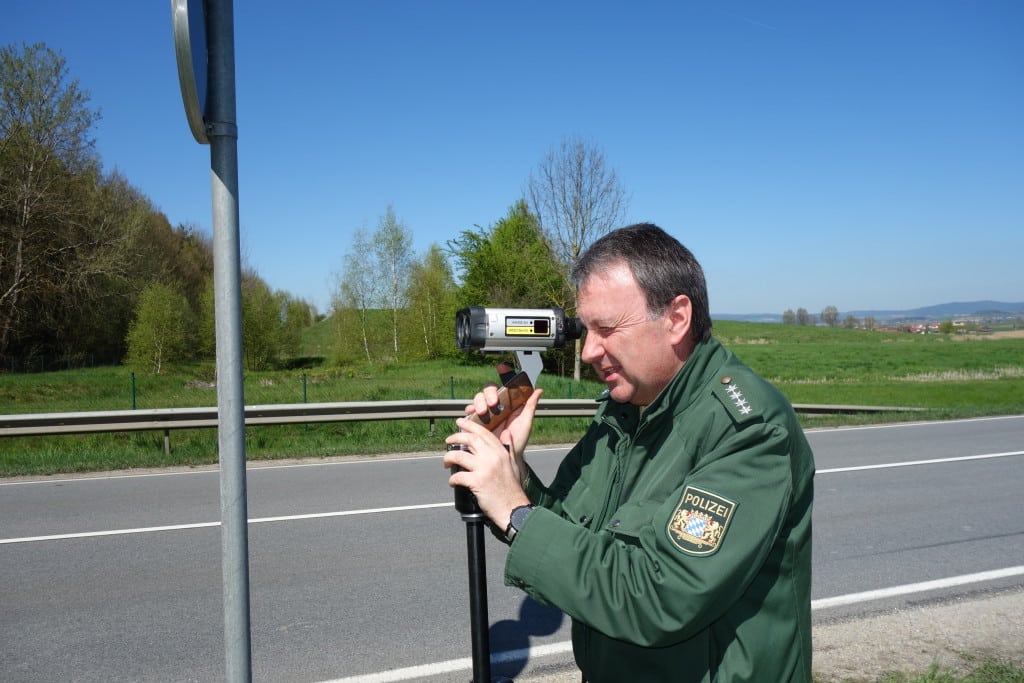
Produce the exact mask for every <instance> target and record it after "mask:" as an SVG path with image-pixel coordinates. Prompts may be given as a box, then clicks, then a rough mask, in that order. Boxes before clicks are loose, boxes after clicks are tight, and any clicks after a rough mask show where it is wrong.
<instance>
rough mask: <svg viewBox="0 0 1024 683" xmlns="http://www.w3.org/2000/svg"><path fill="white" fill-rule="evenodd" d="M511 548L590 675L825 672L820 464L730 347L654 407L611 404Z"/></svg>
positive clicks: (730, 677) (782, 402) (535, 492)
mask: <svg viewBox="0 0 1024 683" xmlns="http://www.w3.org/2000/svg"><path fill="white" fill-rule="evenodd" d="M604 400H605V402H604V404H603V405H602V406H601V408H600V409H599V410H598V413H597V415H596V417H595V418H594V423H593V424H592V425H591V427H590V429H589V430H588V431H587V433H586V434H585V435H584V437H583V439H582V440H581V441H580V442H579V443H578V444H577V445H576V446H575V447H574V448H573V449H572V451H570V452H569V454H568V455H567V456H566V458H565V460H564V461H563V462H562V464H561V466H560V468H559V470H558V473H557V474H556V476H555V478H554V480H553V481H552V483H551V485H550V486H547V487H545V486H543V485H542V484H541V483H540V482H539V481H538V480H537V477H536V475H535V474H534V473H533V472H532V471H531V472H530V473H529V479H528V481H527V486H526V489H527V494H528V495H529V496H530V499H531V500H532V501H533V502H534V503H536V504H537V505H539V506H540V507H538V509H537V510H535V511H534V512H533V513H532V514H531V515H530V516H529V517H528V518H527V520H526V522H525V523H524V525H523V528H522V529H521V530H520V531H519V533H518V534H517V535H516V538H515V542H514V543H512V546H511V547H510V549H509V553H508V558H507V560H506V564H505V582H506V584H509V585H515V586H518V587H520V588H522V589H523V590H524V591H526V592H527V593H528V594H529V595H530V596H531V597H533V598H534V599H536V600H538V601H539V602H542V603H544V604H549V605H553V606H555V607H558V608H560V609H562V610H563V611H564V612H565V613H566V614H568V615H569V616H570V617H572V619H573V629H572V640H573V650H574V652H575V657H576V663H577V664H578V666H579V667H580V669H581V670H582V671H583V675H584V677H585V678H586V680H587V681H590V683H605V682H609V683H611V682H616V683H634V682H638V683H642V682H655V681H672V682H673V683H688V682H690V681H695V682H696V681H701V682H705V683H710V682H712V681H716V682H726V681H727V682H729V683H733V682H736V681H764V682H767V683H783V682H785V681H797V682H800V683H804V682H809V681H811V599H810V598H811V596H810V593H811V504H812V498H813V478H814V459H813V455H812V453H811V449H810V446H808V444H807V440H806V439H805V438H804V434H803V431H802V429H801V428H800V425H799V423H798V422H797V419H796V416H795V414H794V412H793V409H792V406H791V405H790V404H789V402H788V401H787V400H786V399H785V397H783V396H782V394H781V393H779V392H778V390H777V389H775V388H774V387H773V386H772V385H771V384H769V383H768V382H766V381H764V380H763V379H761V378H760V377H758V376H757V375H756V374H755V373H754V372H753V371H752V370H751V369H750V368H748V367H746V366H745V365H743V364H742V363H740V362H739V360H737V359H736V357H735V356H733V354H732V353H731V352H730V351H728V350H726V349H725V347H723V346H722V345H721V344H720V343H719V342H718V341H716V340H714V339H712V340H710V341H708V342H704V343H701V344H699V345H698V346H697V348H696V349H695V351H694V353H693V354H692V355H691V356H690V358H689V359H688V360H687V361H686V364H685V365H684V367H683V368H682V369H681V370H680V371H679V374H678V375H677V376H676V377H675V378H674V379H673V380H672V382H671V383H670V384H669V385H668V387H666V389H665V390H664V391H663V392H662V393H661V395H660V396H659V397H658V398H657V399H656V400H655V401H654V402H653V403H652V404H651V405H650V406H647V408H646V409H644V410H643V412H642V413H641V411H639V410H638V409H637V408H636V407H635V406H632V405H628V404H620V403H616V402H614V401H610V400H607V399H606V398H605V399H604Z"/></svg>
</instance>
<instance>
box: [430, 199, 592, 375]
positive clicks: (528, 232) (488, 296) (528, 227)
mask: <svg viewBox="0 0 1024 683" xmlns="http://www.w3.org/2000/svg"><path fill="white" fill-rule="evenodd" d="M448 249H449V252H450V253H451V254H452V256H453V257H454V258H455V261H456V263H457V264H458V268H459V271H460V273H461V280H462V286H461V287H460V288H459V292H458V298H457V301H458V304H459V307H460V308H461V307H463V306H474V305H475V306H497V307H502V308H547V307H550V306H559V307H562V308H564V307H565V305H566V304H565V302H567V301H569V300H570V298H571V294H570V292H569V291H568V285H567V284H566V281H565V278H564V277H563V274H562V269H561V265H560V263H559V262H558V260H557V258H556V257H555V255H554V253H553V252H552V250H551V247H550V245H549V244H548V242H547V240H546V238H545V236H544V233H543V232H542V231H541V229H540V225H539V224H538V222H537V219H536V217H535V216H534V215H533V214H532V213H530V210H529V208H528V207H527V205H526V202H525V201H523V200H520V201H518V202H516V203H515V204H514V205H513V206H512V207H511V208H510V209H509V212H508V215H507V216H506V217H505V218H503V219H501V220H500V221H498V222H497V223H496V224H495V225H494V226H492V227H491V228H486V229H485V228H478V229H476V230H464V231H463V232H462V233H461V235H460V236H459V238H458V239H456V240H452V241H449V243H448ZM571 355H572V353H571V351H570V352H569V357H571ZM545 362H546V363H548V364H549V365H557V367H558V369H559V371H560V372H561V371H563V369H564V366H565V362H566V354H565V352H564V351H563V352H555V351H551V352H548V353H546V354H545Z"/></svg>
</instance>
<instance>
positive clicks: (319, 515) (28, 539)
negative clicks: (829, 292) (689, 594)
mask: <svg viewBox="0 0 1024 683" xmlns="http://www.w3.org/2000/svg"><path fill="white" fill-rule="evenodd" d="M1016 455H1024V451H1008V452H1005V453H984V454H981V455H963V456H958V457H954V458H936V459H934V460H912V461H908V462H893V463H883V464H879V465H859V466H856V467H834V468H832V469H825V470H818V472H817V474H818V475H819V476H820V475H823V474H837V473H841V472H857V471H860V470H877V469H886V468H893V467H910V466H912V465H914V466H916V465H935V464H941V463H949V462H964V461H969V460H985V459H989V458H1006V457H1010V456H1016ZM452 506H454V503H427V504H424V505H403V506H400V507H387V508H369V509H365V510H341V511H337V512H314V513H310V514H303V515H282V516H279V517H260V518H254V519H250V520H249V523H250V524H263V523H267V522H292V521H297V520H303V519H324V518H328V517H349V516H352V515H372V514H376V513H379V512H404V511H407V510H427V509H430V508H441V507H452ZM216 526H220V522H197V523H194V524H173V525H167V526H152V527H141V528H137V529H111V530H107V531H84V532H79V533H69V534H52V535H48V536H25V537H21V538H0V545H9V544H13V543H32V542H36V541H61V540H67V539H74V538H95V537H99V536H119V535H127V534H145V533H150V532H158V531H183V530H188V529H203V528H207V527H216Z"/></svg>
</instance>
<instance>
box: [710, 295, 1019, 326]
mask: <svg viewBox="0 0 1024 683" xmlns="http://www.w3.org/2000/svg"><path fill="white" fill-rule="evenodd" d="M808 313H810V314H811V315H813V316H815V317H817V316H820V315H821V311H808ZM848 315H852V316H853V317H855V318H861V319H863V318H868V317H871V318H874V319H875V320H877V321H879V322H892V321H898V320H899V321H903V320H950V319H953V318H985V319H997V318H1018V317H1024V302H1017V303H1007V302H1005V301H987V300H986V301H954V302H951V303H946V304H936V305H935V306H924V307H922V308H912V309H909V310H904V311H894V310H862V311H839V319H840V320H842V319H843V318H845V317H846V316H848ZM711 317H712V318H714V319H715V320H743V321H746V322H764V323H781V322H782V314H781V313H723V314H716V313H712V315H711Z"/></svg>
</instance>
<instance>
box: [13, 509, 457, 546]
mask: <svg viewBox="0 0 1024 683" xmlns="http://www.w3.org/2000/svg"><path fill="white" fill-rule="evenodd" d="M454 506H455V503H454V502H451V503H427V504H425V505H402V506H399V507H389V508H369V509H365V510H340V511H337V512H311V513H309V514H303V515H281V516H279V517H254V518H253V519H250V520H249V524H265V523H268V522H293V521H296V520H303V519H325V518H328V517H351V516H353V515H374V514H377V513H382V512H406V511H408V510H427V509H430V508H450V507H454ZM218 526H220V522H197V523H195V524H170V525H167V526H149V527H141V528H138V529H111V530H109V531H83V532H80V533H71V534H53V535H50V536H23V537H22V538H0V545H5V544H13V543H33V542H36V541H63V540H67V539H72V538H96V537H98V536H120V535H127V534H148V533H152V532H157V531H183V530H188V529H206V528H209V527H218Z"/></svg>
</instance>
